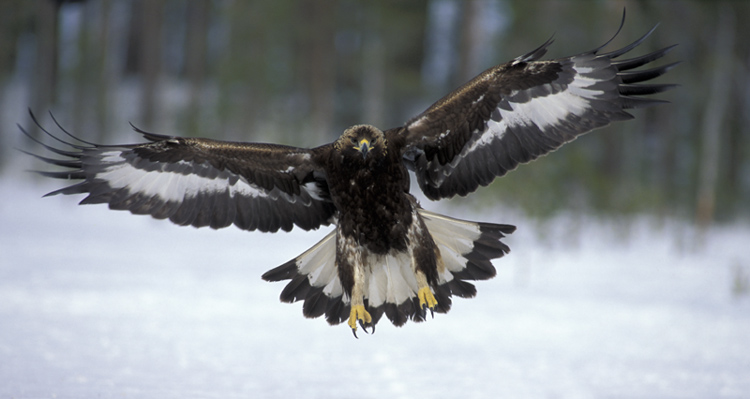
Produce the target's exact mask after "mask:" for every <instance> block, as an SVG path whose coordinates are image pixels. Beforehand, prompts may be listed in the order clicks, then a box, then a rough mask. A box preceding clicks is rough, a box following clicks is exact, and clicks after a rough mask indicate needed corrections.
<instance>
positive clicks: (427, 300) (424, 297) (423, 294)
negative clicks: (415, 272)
mask: <svg viewBox="0 0 750 399" xmlns="http://www.w3.org/2000/svg"><path fill="white" fill-rule="evenodd" d="M417 296H418V297H419V308H420V309H424V308H425V307H427V308H428V309H430V312H432V311H433V310H434V309H435V307H436V306H437V304H438V302H437V299H435V296H434V295H432V290H430V287H422V288H420V289H419V292H417Z"/></svg>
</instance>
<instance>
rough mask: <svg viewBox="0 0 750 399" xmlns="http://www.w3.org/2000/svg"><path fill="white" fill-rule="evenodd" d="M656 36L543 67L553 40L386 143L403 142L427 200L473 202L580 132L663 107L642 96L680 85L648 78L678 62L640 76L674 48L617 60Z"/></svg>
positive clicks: (490, 72) (449, 97)
mask: <svg viewBox="0 0 750 399" xmlns="http://www.w3.org/2000/svg"><path fill="white" fill-rule="evenodd" d="M623 18H624V15H623ZM621 27H622V26H621ZM652 31H653V29H652ZM618 32H619V30H618ZM650 33H651V31H650V32H648V33H647V34H646V35H644V36H643V37H641V38H640V39H638V40H637V41H635V42H634V43H632V44H630V45H628V46H626V47H624V48H622V49H619V50H615V51H612V52H609V53H602V52H601V47H600V48H598V49H595V50H593V51H589V52H586V53H583V54H579V55H576V56H572V57H566V58H560V59H556V60H551V61H540V60H539V58H540V57H541V56H542V55H543V54H544V53H545V52H546V49H547V46H548V45H549V44H550V43H551V41H548V42H547V43H545V44H543V45H542V46H541V47H539V48H538V49H536V50H534V51H531V52H529V53H528V54H526V55H523V56H520V57H518V58H516V59H515V60H513V61H511V62H508V63H506V64H501V65H498V66H496V67H493V68H490V69H488V70H487V71H485V72H484V73H482V74H480V75H479V76H477V77H476V78H474V79H473V80H471V81H470V82H469V83H467V84H465V85H464V86H462V87H460V88H459V89H457V90H455V91H454V92H453V93H451V94H449V95H447V96H445V97H444V98H443V99H441V100H439V101H438V102H436V103H435V104H433V105H432V106H431V107H430V108H429V109H427V110H426V111H425V112H424V113H422V114H421V115H418V116H417V117H415V118H414V119H412V120H411V121H410V122H409V123H407V124H406V125H405V126H404V127H402V128H400V129H392V130H390V131H389V132H388V134H389V140H394V141H396V140H398V141H400V142H401V143H402V144H401V148H402V149H403V150H402V151H403V154H404V162H405V163H406V165H407V166H408V167H409V168H410V169H411V170H413V171H414V172H415V174H416V177H417V181H418V183H419V186H420V188H421V189H422V191H423V192H424V193H425V195H426V196H427V197H428V198H430V199H433V200H437V199H440V198H447V197H452V196H454V195H456V194H458V195H467V194H468V193H471V192H472V191H474V190H476V189H477V188H478V187H479V186H486V185H488V184H490V183H491V182H492V181H493V180H494V179H495V177H497V176H502V175H504V174H505V173H507V172H508V171H510V170H513V169H514V168H515V167H516V166H518V165H519V164H521V163H525V162H529V161H531V160H534V159H536V158H537V157H539V156H541V155H544V154H546V153H548V152H550V151H553V150H555V149H557V148H558V147H560V146H561V145H563V144H564V143H567V142H569V141H572V140H574V139H575V138H576V137H578V136H579V135H581V134H584V133H586V132H588V131H591V130H592V129H595V128H598V127H602V126H606V125H608V124H609V123H611V122H614V121H619V120H624V119H629V118H632V116H631V115H630V114H629V113H628V112H627V111H626V110H627V109H630V108H638V107H644V106H648V105H652V104H657V103H659V102H662V101H660V100H658V99H652V98H646V97H644V96H648V95H651V94H655V93H659V92H662V91H664V90H667V89H669V88H671V87H673V86H674V85H669V84H655V83H651V82H650V80H651V79H653V78H656V77H658V76H660V75H662V74H664V73H666V72H667V71H668V70H669V69H670V68H671V67H672V66H674V65H675V64H669V65H665V66H659V67H656V68H652V69H645V70H643V69H641V70H636V69H635V68H638V67H640V66H643V65H646V64H648V63H650V62H652V61H654V60H656V59H658V58H661V57H662V56H664V55H665V54H667V52H668V51H669V50H670V49H671V48H672V47H673V46H672V47H667V48H664V49H662V50H658V51H655V52H652V53H649V54H646V55H642V56H638V57H635V58H631V59H625V60H619V59H617V58H618V57H620V56H622V55H624V54H625V53H627V52H629V51H630V50H632V49H633V48H635V47H636V46H638V45H639V44H640V43H641V42H643V40H645V39H646V37H648V35H649V34H650Z"/></svg>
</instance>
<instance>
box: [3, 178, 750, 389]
mask: <svg viewBox="0 0 750 399" xmlns="http://www.w3.org/2000/svg"><path fill="white" fill-rule="evenodd" d="M18 181H19V179H7V178H6V179H3V180H0V398H248V397H253V398H255V397H258V398H263V397H268V398H295V397H311V398H352V397H354V398H363V399H366V398H415V397H425V398H474V397H476V398H486V397H490V396H491V397H500V398H718V397H727V398H749V397H750V293H747V290H748V289H750V288H745V293H744V294H743V287H742V283H743V279H744V283H745V284H747V278H748V275H750V251H749V250H748V248H749V247H750V226H747V225H744V224H740V223H738V224H736V225H734V226H722V227H715V228H713V229H712V230H710V231H708V232H706V233H705V236H702V237H701V236H700V235H699V234H698V233H696V232H695V231H694V230H693V229H692V228H691V227H690V226H688V225H684V224H681V223H678V222H661V223H657V222H654V221H652V220H649V219H645V218H644V219H640V220H635V221H629V222H628V224H627V226H619V227H618V228H614V224H613V223H612V222H606V221H596V220H585V219H584V220H581V219H580V218H574V217H560V218H558V219H556V220H554V221H552V222H550V223H547V224H544V225H540V224H538V223H536V222H533V221H529V220H525V219H524V218H523V217H521V216H519V215H518V214H513V213H512V212H511V213H506V214H503V213H502V212H499V211H498V212H492V213H488V214H484V215H480V216H478V217H479V218H480V219H482V220H486V221H495V222H505V223H513V224H517V225H518V226H519V230H518V232H517V233H516V234H514V235H512V236H510V237H509V238H508V239H507V241H506V242H507V243H508V244H509V245H510V246H511V248H512V252H511V254H510V255H508V256H507V257H505V258H503V259H500V260H498V261H496V262H495V265H496V266H497V268H498V271H499V272H498V276H497V277H496V278H494V279H492V280H489V281H484V282H478V283H477V286H478V290H479V295H478V296H477V297H476V298H474V299H469V300H462V299H456V300H455V302H454V306H453V309H452V310H451V312H450V313H449V314H447V315H436V317H435V318H434V319H433V320H429V321H428V322H426V323H421V324H415V323H408V324H407V325H406V326H405V327H403V328H395V327H393V326H392V325H390V324H388V322H387V320H385V319H384V320H382V321H381V323H380V324H379V325H378V328H377V332H376V333H375V334H374V335H366V334H360V339H358V340H357V339H354V338H353V337H352V334H351V331H349V329H348V328H347V327H345V326H343V325H342V326H336V327H330V326H328V325H327V324H326V323H325V321H324V320H322V319H315V320H308V319H305V318H303V317H302V311H301V305H300V304H299V303H297V304H294V305H289V304H283V303H280V302H279V301H278V295H279V293H280V291H281V289H282V287H283V283H274V284H272V283H267V282H264V281H262V280H261V279H260V275H261V274H262V273H263V272H264V271H266V270H268V269H269V268H271V267H274V266H277V265H279V264H281V263H283V262H285V261H287V260H288V259H290V258H292V257H294V256H295V255H297V254H299V253H300V252H302V251H303V250H305V249H306V248H307V247H309V246H311V245H312V244H314V243H315V242H317V240H318V239H319V238H321V237H322V236H323V235H324V234H325V232H326V231H317V232H311V233H306V232H302V231H295V232H292V233H280V234H262V233H251V232H244V231H240V230H238V229H235V228H229V229H224V230H221V231H213V230H210V229H193V228H185V227H177V226H173V225H171V224H169V223H167V222H163V221H155V220H152V219H150V218H148V217H136V216H132V215H130V214H128V213H124V212H112V211H109V210H108V209H106V207H105V206H85V207H79V206H76V205H75V204H76V203H77V200H79V199H80V198H71V197H52V198H45V199H42V198H40V196H41V194H43V193H44V192H46V191H45V190H47V189H51V188H54V186H44V187H41V186H34V185H29V184H25V183H21V184H19V183H18ZM47 191H48V190H47ZM425 205H426V206H427V207H428V208H431V209H435V204H425ZM440 210H441V211H444V212H445V211H446V209H445V208H443V209H440ZM448 211H449V212H452V214H453V215H456V216H462V217H466V216H467V215H466V214H462V215H457V213H458V211H457V210H450V209H449V210H448ZM474 217H475V218H476V217H477V215H474ZM737 285H738V287H735V286H737Z"/></svg>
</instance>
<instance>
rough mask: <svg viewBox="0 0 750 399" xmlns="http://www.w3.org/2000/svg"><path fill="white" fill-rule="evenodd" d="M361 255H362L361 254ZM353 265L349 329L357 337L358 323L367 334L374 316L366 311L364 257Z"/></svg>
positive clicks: (355, 259) (356, 258) (355, 260)
mask: <svg viewBox="0 0 750 399" xmlns="http://www.w3.org/2000/svg"><path fill="white" fill-rule="evenodd" d="M360 255H361V254H360ZM352 260H354V262H351V263H353V265H352V272H353V273H352V274H353V276H352V277H353V280H354V281H353V283H354V284H353V286H352V290H351V310H350V311H349V322H348V323H347V324H349V327H350V328H351V329H352V333H353V334H354V337H355V338H356V337H357V322H359V325H360V326H362V330H363V331H364V332H367V327H373V331H374V330H375V326H373V325H372V316H371V315H370V313H369V312H368V311H367V309H365V300H364V290H365V286H366V285H367V284H366V277H365V271H364V265H363V264H362V257H361V256H355V257H354V259H352Z"/></svg>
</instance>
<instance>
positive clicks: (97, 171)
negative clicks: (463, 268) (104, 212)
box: [19, 115, 335, 231]
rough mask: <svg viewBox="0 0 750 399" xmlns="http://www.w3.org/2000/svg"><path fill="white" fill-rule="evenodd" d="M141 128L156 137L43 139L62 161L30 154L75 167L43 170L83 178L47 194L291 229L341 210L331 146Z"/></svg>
mask: <svg viewBox="0 0 750 399" xmlns="http://www.w3.org/2000/svg"><path fill="white" fill-rule="evenodd" d="M31 116H32V119H34V122H35V123H37V125H39V123H38V122H37V120H36V118H34V115H31ZM58 126H59V125H58ZM19 127H20V126H19ZM40 127H41V125H40ZM42 129H43V128H42ZM61 129H62V128H61ZM21 130H22V131H23V132H24V133H26V132H25V131H24V130H23V128H21ZM43 130H44V129H43ZM136 130H137V129H136ZM63 131H64V130H63ZM45 132H46V130H45ZM138 132H139V133H141V134H142V135H143V136H144V137H145V138H146V139H148V141H149V142H147V143H143V144H133V145H100V144H93V143H88V142H83V141H82V140H80V139H77V140H79V141H81V142H83V143H85V145H79V144H75V143H69V142H66V141H64V140H62V139H60V138H58V137H56V136H54V135H52V134H50V133H48V134H50V136H52V137H53V138H55V139H56V140H58V141H60V142H61V143H63V144H64V145H65V146H66V147H67V148H66V149H59V148H56V147H52V146H49V145H45V144H43V143H41V142H40V141H38V142H39V144H41V145H43V146H44V147H45V148H47V149H48V150H50V151H52V152H54V153H56V154H57V155H59V156H62V157H63V159H51V158H47V157H42V156H39V155H36V154H31V153H29V154H30V155H33V156H35V157H37V158H39V159H41V160H43V161H45V162H48V163H51V164H54V165H57V166H61V167H65V168H68V170H66V171H59V172H49V171H41V172H39V173H41V174H42V175H44V176H48V177H53V178H60V179H68V180H79V182H77V183H75V184H73V185H70V186H68V187H65V188H62V189H60V190H57V191H53V192H51V193H49V194H47V195H54V194H88V196H87V197H86V198H84V199H83V200H82V201H81V204H92V203H106V204H109V207H110V208H111V209H117V210H129V211H130V212H132V213H134V214H148V215H151V216H153V217H154V218H157V219H169V220H171V221H172V222H174V223H176V224H179V225H184V226H186V225H192V226H195V227H202V226H210V227H212V228H221V227H226V226H229V225H232V224H234V225H236V226H237V227H239V228H241V229H245V230H256V229H257V230H260V231H277V230H279V229H282V230H286V231H289V230H291V229H292V227H293V226H294V225H297V226H299V227H301V228H303V229H305V230H308V229H314V228H317V227H319V226H321V225H327V224H329V223H331V221H332V220H331V218H332V216H333V214H334V212H335V207H334V206H333V203H331V200H330V197H329V193H328V185H327V183H326V176H325V173H324V171H323V170H322V168H320V167H319V166H318V164H317V162H316V159H317V158H316V154H318V153H320V152H322V151H325V150H326V148H327V147H326V146H323V147H318V148H314V149H303V148H296V147H289V146H282V145H274V144H260V143H234V142H226V141H218V140H210V139H201V138H186V137H177V136H164V135H158V134H154V133H148V132H144V131H140V130H138ZM65 133H67V132H65ZM26 135H27V136H29V137H30V138H32V139H33V137H32V136H30V135H29V134H28V133H26ZM71 137H72V136H71ZM73 138H75V137H73Z"/></svg>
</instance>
